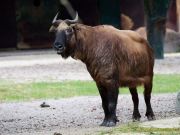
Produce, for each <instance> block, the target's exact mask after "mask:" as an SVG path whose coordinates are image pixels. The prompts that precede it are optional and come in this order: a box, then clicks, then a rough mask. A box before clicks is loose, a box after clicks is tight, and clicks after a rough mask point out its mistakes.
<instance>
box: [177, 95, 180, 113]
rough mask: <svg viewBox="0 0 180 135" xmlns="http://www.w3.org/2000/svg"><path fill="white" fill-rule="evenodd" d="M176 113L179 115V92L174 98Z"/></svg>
mask: <svg viewBox="0 0 180 135" xmlns="http://www.w3.org/2000/svg"><path fill="white" fill-rule="evenodd" d="M176 113H177V114H180V92H179V93H178V95H177V98H176Z"/></svg>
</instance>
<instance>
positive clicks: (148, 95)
mask: <svg viewBox="0 0 180 135" xmlns="http://www.w3.org/2000/svg"><path fill="white" fill-rule="evenodd" d="M151 92H152V83H148V84H145V85H144V99H145V103H146V116H147V118H148V120H154V119H155V115H154V113H153V110H152V107H151V102H150V100H151Z"/></svg>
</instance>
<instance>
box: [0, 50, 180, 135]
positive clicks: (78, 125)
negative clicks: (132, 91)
mask: <svg viewBox="0 0 180 135" xmlns="http://www.w3.org/2000/svg"><path fill="white" fill-rule="evenodd" d="M154 72H155V73H162V74H173V73H176V74H177V73H178V74H180V54H178V53H177V54H166V55H165V59H164V60H156V61H155V68H154ZM2 79H3V80H7V81H14V82H29V81H30V82H31V81H37V82H38V81H63V80H91V77H90V75H89V73H88V72H87V71H86V67H85V65H84V64H82V63H81V62H80V61H75V60H72V59H67V60H63V59H62V58H61V57H60V56H58V55H56V54H55V53H54V52H53V51H52V50H39V51H15V52H5V53H4V52H1V53H0V80H2ZM176 95H177V94H176V93H172V94H156V95H153V96H152V106H153V109H154V112H155V115H156V118H157V119H162V118H167V117H175V116H178V115H177V114H176V113H175V100H176ZM139 98H140V106H139V109H140V113H141V116H142V118H141V121H147V119H146V118H145V117H144V115H145V103H144V99H143V96H142V95H140V97H139ZM44 101H45V102H46V103H47V104H49V105H50V107H49V108H41V107H40V104H41V103H42V102H44ZM44 101H42V100H39V101H31V102H23V103H17V102H16V103H0V135H53V134H54V132H59V133H61V134H63V135H85V134H95V133H96V132H98V131H101V130H109V128H102V127H99V124H100V123H101V122H102V120H103V115H104V114H103V110H102V107H101V99H100V97H99V96H92V97H74V98H67V99H59V100H44ZM132 109H133V106H132V101H131V97H130V95H120V96H119V100H118V106H117V116H118V119H119V120H120V122H119V123H118V125H121V124H123V123H127V122H130V121H131V115H132Z"/></svg>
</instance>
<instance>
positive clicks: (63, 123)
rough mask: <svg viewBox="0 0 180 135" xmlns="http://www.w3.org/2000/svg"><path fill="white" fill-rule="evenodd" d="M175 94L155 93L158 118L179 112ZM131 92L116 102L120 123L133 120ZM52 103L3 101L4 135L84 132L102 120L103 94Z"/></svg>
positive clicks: (0, 112)
mask: <svg viewBox="0 0 180 135" xmlns="http://www.w3.org/2000/svg"><path fill="white" fill-rule="evenodd" d="M175 99H176V94H170V95H169V94H159V95H153V96H152V107H153V109H154V112H155V115H156V118H157V119H161V118H167V117H174V116H178V115H177V114H176V113H175ZM130 101H131V96H130V95H120V96H119V101H118V105H117V116H118V119H119V120H120V122H119V123H118V125H120V124H123V123H127V122H130V121H131V116H132V111H133V110H132V109H133V104H132V102H130ZM46 102H47V103H48V104H49V105H50V106H51V107H50V108H41V107H40V106H39V105H40V104H41V103H42V101H33V102H25V103H2V104H0V116H1V117H0V131H1V134H2V135H21V134H22V135H25V134H32V135H36V134H38V135H41V134H42V135H53V133H54V132H60V133H62V134H64V135H66V134H70V135H81V134H82V135H84V134H86V133H89V134H90V133H92V132H95V131H99V130H104V128H97V127H98V125H99V124H100V123H101V122H102V120H103V115H104V114H103V111H102V107H101V99H100V97H99V96H98V97H75V98H69V99H60V100H47V101H46ZM139 110H140V113H141V115H142V118H141V121H147V119H146V118H145V116H144V115H145V103H144V99H143V96H142V95H140V106H139Z"/></svg>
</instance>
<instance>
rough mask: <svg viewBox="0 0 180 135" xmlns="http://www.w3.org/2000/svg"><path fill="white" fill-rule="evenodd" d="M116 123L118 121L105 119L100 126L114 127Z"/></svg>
mask: <svg viewBox="0 0 180 135" xmlns="http://www.w3.org/2000/svg"><path fill="white" fill-rule="evenodd" d="M117 121H119V120H112V119H109V120H106V119H105V120H104V121H103V122H102V124H101V125H100V126H105V127H114V126H116V122H117Z"/></svg>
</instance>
